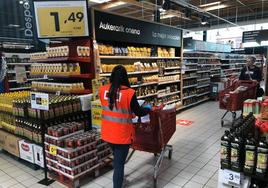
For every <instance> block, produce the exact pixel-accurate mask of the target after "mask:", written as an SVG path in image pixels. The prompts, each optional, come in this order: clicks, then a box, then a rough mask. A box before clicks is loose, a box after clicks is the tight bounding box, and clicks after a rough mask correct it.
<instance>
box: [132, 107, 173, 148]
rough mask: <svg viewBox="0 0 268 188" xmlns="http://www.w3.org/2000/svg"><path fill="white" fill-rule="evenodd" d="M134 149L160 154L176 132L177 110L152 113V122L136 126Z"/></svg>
mask: <svg viewBox="0 0 268 188" xmlns="http://www.w3.org/2000/svg"><path fill="white" fill-rule="evenodd" d="M134 128H135V133H134V135H133V136H134V138H133V144H132V148H133V149H134V150H139V151H146V152H150V153H160V152H161V150H162V148H163V147H164V146H165V145H167V143H168V141H169V140H170V138H171V137H172V135H173V134H174V133H175V131H176V109H170V110H156V111H151V112H150V122H148V123H136V124H134Z"/></svg>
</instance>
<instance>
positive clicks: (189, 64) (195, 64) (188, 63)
mask: <svg viewBox="0 0 268 188" xmlns="http://www.w3.org/2000/svg"><path fill="white" fill-rule="evenodd" d="M184 65H185V66H187V65H198V63H184Z"/></svg>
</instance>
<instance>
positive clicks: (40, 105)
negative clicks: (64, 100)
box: [31, 93, 49, 110]
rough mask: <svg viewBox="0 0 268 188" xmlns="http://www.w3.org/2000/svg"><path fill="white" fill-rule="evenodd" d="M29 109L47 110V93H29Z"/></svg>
mask: <svg viewBox="0 0 268 188" xmlns="http://www.w3.org/2000/svg"><path fill="white" fill-rule="evenodd" d="M31 107H32V108H33V109H38V110H49V95H48V94H47V93H31Z"/></svg>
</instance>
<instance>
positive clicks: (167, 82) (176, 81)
mask: <svg viewBox="0 0 268 188" xmlns="http://www.w3.org/2000/svg"><path fill="white" fill-rule="evenodd" d="M178 82H181V81H180V80H172V81H166V82H159V83H158V85H165V84H172V83H178Z"/></svg>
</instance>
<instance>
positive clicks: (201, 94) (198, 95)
mask: <svg viewBox="0 0 268 188" xmlns="http://www.w3.org/2000/svg"><path fill="white" fill-rule="evenodd" d="M207 94H210V91H208V92H205V93H200V94H197V95H196V96H197V97H200V96H203V95H207Z"/></svg>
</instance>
